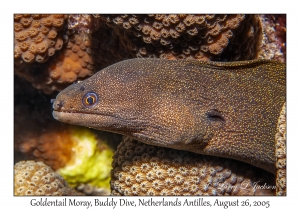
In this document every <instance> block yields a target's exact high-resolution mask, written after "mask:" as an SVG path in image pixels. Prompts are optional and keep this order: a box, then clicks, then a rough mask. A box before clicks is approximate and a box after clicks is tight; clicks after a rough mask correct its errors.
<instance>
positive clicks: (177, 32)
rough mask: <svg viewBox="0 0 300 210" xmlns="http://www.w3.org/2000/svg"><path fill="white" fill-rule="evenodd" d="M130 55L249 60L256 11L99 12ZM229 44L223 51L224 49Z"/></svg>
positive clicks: (257, 36) (256, 36)
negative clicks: (240, 12) (206, 13)
mask: <svg viewBox="0 0 300 210" xmlns="http://www.w3.org/2000/svg"><path fill="white" fill-rule="evenodd" d="M100 18H101V19H102V20H103V21H105V22H106V24H107V25H108V26H110V27H113V28H114V29H116V28H117V29H118V30H116V31H115V33H117V35H118V36H119V37H120V44H121V45H122V48H124V49H128V50H129V52H131V54H132V56H137V57H160V58H166V59H188V58H191V59H198V60H228V61H234V60H250V59H254V58H255V57H256V56H257V53H258V47H259V46H260V41H261V25H260V21H259V19H258V17H257V16H256V15H191V14H189V15H183V14H181V15H162V14H159V15H100ZM226 48H228V50H227V51H226V52H225V51H224V49H226Z"/></svg>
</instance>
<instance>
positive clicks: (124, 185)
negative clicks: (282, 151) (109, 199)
mask: <svg viewBox="0 0 300 210" xmlns="http://www.w3.org/2000/svg"><path fill="white" fill-rule="evenodd" d="M113 158H114V161H113V170H112V172H111V177H112V180H111V189H112V194H113V195H274V194H275V183H274V180H275V178H274V176H273V175H272V174H270V173H268V172H265V171H263V170H261V169H258V168H255V167H253V166H250V165H248V164H244V163H241V162H238V161H234V160H226V159H223V158H218V157H210V156H204V155H199V154H195V153H190V152H185V151H179V150H174V149H168V148H162V147H156V146H151V145H146V144H143V143H141V142H137V141H135V140H131V139H129V138H128V139H125V140H124V141H123V142H122V143H121V144H120V145H119V146H118V150H117V151H116V153H115V154H114V157H113ZM256 182H258V183H259V184H260V185H264V183H266V185H267V186H271V187H272V189H257V188H255V187H254V185H255V183H256Z"/></svg>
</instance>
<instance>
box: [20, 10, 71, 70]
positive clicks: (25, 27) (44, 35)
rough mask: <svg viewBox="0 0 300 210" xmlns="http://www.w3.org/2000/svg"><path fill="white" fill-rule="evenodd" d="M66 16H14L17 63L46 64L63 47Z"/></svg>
mask: <svg viewBox="0 0 300 210" xmlns="http://www.w3.org/2000/svg"><path fill="white" fill-rule="evenodd" d="M64 19H65V18H64V15H62V14H59V15H54V14H53V15H47V14H43V15H39V14H35V15H30V14H24V15H22V14H16V15H14V32H15V36H14V37H15V39H14V41H15V46H14V47H15V48H14V56H15V63H16V65H18V64H19V63H22V62H26V63H32V62H34V61H36V62H39V63H42V62H45V61H46V60H47V59H48V58H49V56H52V55H53V54H54V53H55V51H56V50H60V49H61V48H62V46H63V39H62V31H63V25H64Z"/></svg>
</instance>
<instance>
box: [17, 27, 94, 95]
mask: <svg viewBox="0 0 300 210" xmlns="http://www.w3.org/2000/svg"><path fill="white" fill-rule="evenodd" d="M90 46H91V40H90V36H89V35H88V34H86V33H80V34H73V35H71V36H70V38H69V39H68V43H67V44H66V46H65V47H64V48H63V49H62V50H61V52H60V53H58V54H57V55H55V56H53V57H52V59H51V60H49V61H47V62H45V63H44V64H42V65H41V64H33V65H31V66H30V68H29V67H27V68H24V69H23V70H22V71H21V72H17V74H18V75H19V76H22V77H25V78H26V79H27V80H28V81H30V82H31V83H32V85H33V86H34V87H35V88H37V89H41V90H43V91H44V92H45V93H47V94H50V93H52V92H53V91H58V90H61V89H62V88H65V87H66V86H68V85H69V84H70V83H73V82H75V81H77V80H83V79H85V78H87V77H88V76H91V75H93V74H94V71H95V70H94V62H93V59H92V58H91V49H90Z"/></svg>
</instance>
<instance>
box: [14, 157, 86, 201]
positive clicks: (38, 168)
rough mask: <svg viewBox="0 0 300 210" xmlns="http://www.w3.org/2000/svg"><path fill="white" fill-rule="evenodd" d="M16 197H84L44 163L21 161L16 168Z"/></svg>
mask: <svg viewBox="0 0 300 210" xmlns="http://www.w3.org/2000/svg"><path fill="white" fill-rule="evenodd" d="M14 195H19V196H20V195H30V196H32V195H39V196H41V195H56V196H59V195H64V196H66V195H71V196H74V195H82V193H79V192H77V191H76V190H74V189H73V188H71V187H69V186H68V184H67V183H66V182H65V181H64V180H63V178H62V177H61V176H60V175H58V174H57V173H55V172H54V171H53V170H52V169H51V168H50V167H49V166H47V165H45V164H44V163H43V162H35V161H21V162H18V163H17V164H15V166H14Z"/></svg>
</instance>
